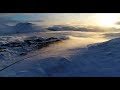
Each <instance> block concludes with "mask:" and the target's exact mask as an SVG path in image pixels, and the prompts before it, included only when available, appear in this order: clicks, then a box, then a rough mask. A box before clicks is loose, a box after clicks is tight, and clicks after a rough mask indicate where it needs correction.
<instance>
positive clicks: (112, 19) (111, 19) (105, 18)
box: [96, 13, 118, 27]
mask: <svg viewBox="0 0 120 90" xmlns="http://www.w3.org/2000/svg"><path fill="white" fill-rule="evenodd" d="M117 20H118V15H117V14H109V13H108V14H96V23H97V24H98V25H99V26H104V27H112V26H114V25H115V23H116V21H117Z"/></svg>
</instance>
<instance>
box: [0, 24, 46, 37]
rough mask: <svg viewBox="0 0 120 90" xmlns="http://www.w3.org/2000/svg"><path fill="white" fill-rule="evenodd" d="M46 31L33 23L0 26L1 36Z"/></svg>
mask: <svg viewBox="0 0 120 90" xmlns="http://www.w3.org/2000/svg"><path fill="white" fill-rule="evenodd" d="M44 31H47V30H46V29H44V28H42V27H40V26H36V25H34V24H32V23H18V24H16V25H15V26H8V25H5V24H0V35H9V34H16V33H29V32H44Z"/></svg>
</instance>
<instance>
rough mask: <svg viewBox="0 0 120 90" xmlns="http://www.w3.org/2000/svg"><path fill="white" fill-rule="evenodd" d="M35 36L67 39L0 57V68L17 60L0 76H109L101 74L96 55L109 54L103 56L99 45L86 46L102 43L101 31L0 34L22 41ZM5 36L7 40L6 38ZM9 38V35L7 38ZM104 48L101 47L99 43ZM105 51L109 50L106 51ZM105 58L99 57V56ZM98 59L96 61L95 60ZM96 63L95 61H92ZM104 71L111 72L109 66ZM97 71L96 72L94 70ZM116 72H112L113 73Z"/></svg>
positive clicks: (0, 72)
mask: <svg viewBox="0 0 120 90" xmlns="http://www.w3.org/2000/svg"><path fill="white" fill-rule="evenodd" d="M31 36H39V37H44V38H48V37H57V38H60V37H69V39H67V40H62V41H60V42H56V43H54V44H50V45H49V46H47V47H43V48H42V49H39V50H35V51H31V52H29V53H28V54H27V55H25V56H19V57H14V56H8V55H6V60H2V56H1V61H2V62H1V64H0V69H3V68H4V67H6V66H8V65H10V64H12V63H14V62H16V61H19V60H23V61H21V62H18V63H16V64H14V65H12V66H10V67H8V68H6V69H5V70H3V71H0V76H26V77H28V76H104V75H113V74H109V73H110V72H108V74H104V73H102V71H104V68H102V67H103V66H104V65H103V64H104V63H102V64H101V65H103V66H100V65H99V64H100V63H98V62H100V60H99V58H100V59H102V60H104V59H105V61H106V59H108V60H107V61H109V56H106V55H103V54H102V52H105V53H108V54H109V53H110V52H106V50H105V51H104V50H103V51H101V48H100V50H99V47H97V46H95V48H96V49H94V47H93V49H91V48H90V49H89V48H88V47H87V46H89V47H91V46H92V45H90V44H94V43H99V42H105V41H108V39H105V38H104V36H103V34H102V33H97V34H96V33H94V32H79V31H50V32H40V33H38V32H37V33H28V34H16V35H12V36H4V38H3V37H2V36H1V37H2V39H3V40H1V41H2V42H4V43H5V42H6V41H13V40H16V39H17V40H23V39H25V38H26V37H31ZM6 37H8V39H7V40H6ZM9 37H11V38H9ZM103 47H104V46H103ZM108 51H109V50H108ZM104 56H105V57H106V58H101V57H104ZM98 60H99V61H98ZM96 62H97V63H96ZM105 66H106V65H105ZM105 70H108V71H111V70H112V69H109V68H105ZM95 72H97V73H95ZM115 75H116V74H115Z"/></svg>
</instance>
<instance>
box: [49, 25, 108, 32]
mask: <svg viewBox="0 0 120 90" xmlns="http://www.w3.org/2000/svg"><path fill="white" fill-rule="evenodd" d="M48 30H52V31H81V32H105V31H106V30H104V29H103V28H97V27H93V28H87V27H75V26H67V25H54V26H52V27H48Z"/></svg>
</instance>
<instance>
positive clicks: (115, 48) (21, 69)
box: [0, 38, 120, 77]
mask: <svg viewBox="0 0 120 90" xmlns="http://www.w3.org/2000/svg"><path fill="white" fill-rule="evenodd" d="M119 48H120V38H116V39H113V40H110V41H107V42H103V43H97V44H94V45H91V46H88V48H86V49H85V51H84V52H83V53H80V52H78V53H76V54H75V55H73V56H71V58H69V59H67V58H64V57H62V56H61V57H50V58H46V59H40V56H39V55H38V56H36V58H35V57H32V58H28V59H26V60H24V61H23V62H21V63H18V64H16V65H14V66H12V67H10V68H8V69H6V70H4V71H2V72H0V76H23V77H24V76H26V77H27V76H37V77H38V76H49V77H54V76H57V77H58V76H59V77H71V76H82V77H86V76H87V77H97V76H100V77H105V76H107V77H119V76H120V51H119Z"/></svg>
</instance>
